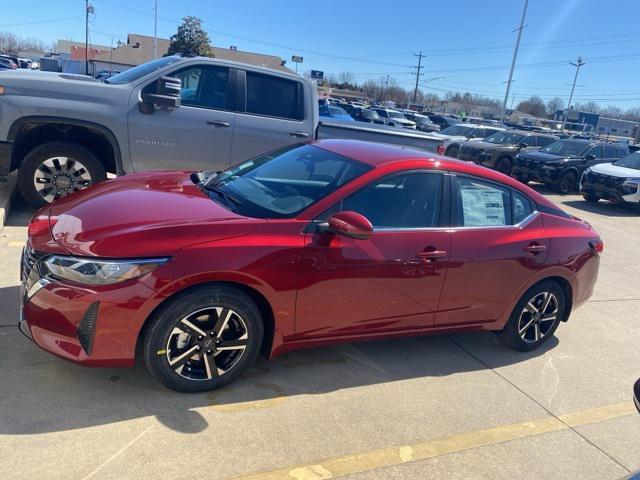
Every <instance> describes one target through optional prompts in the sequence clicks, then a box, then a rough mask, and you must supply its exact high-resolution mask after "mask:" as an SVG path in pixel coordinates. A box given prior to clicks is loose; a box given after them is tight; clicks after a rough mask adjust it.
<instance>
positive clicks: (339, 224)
mask: <svg viewBox="0 0 640 480" xmlns="http://www.w3.org/2000/svg"><path fill="white" fill-rule="evenodd" d="M327 228H328V230H329V231H330V232H332V233H335V234H337V235H343V236H345V237H349V238H356V239H358V240H364V239H366V238H369V236H370V235H371V234H372V233H373V225H371V222H370V221H369V220H368V219H367V218H366V217H365V216H364V215H360V214H359V213H357V212H351V211H347V212H339V213H336V214H334V215H332V216H331V217H329V222H328V227H327Z"/></svg>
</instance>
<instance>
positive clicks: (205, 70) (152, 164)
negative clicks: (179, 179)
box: [129, 64, 236, 171]
mask: <svg viewBox="0 0 640 480" xmlns="http://www.w3.org/2000/svg"><path fill="white" fill-rule="evenodd" d="M234 72H235V71H234V70H232V69H229V68H227V67H219V66H214V65H203V64H196V65H190V66H187V67H183V68H181V69H179V70H176V71H174V72H172V73H170V74H169V76H172V77H176V78H179V79H180V80H181V82H182V90H181V92H180V95H181V105H180V106H179V107H178V108H156V109H155V111H154V112H153V113H151V114H145V113H141V112H140V111H139V109H138V106H137V104H136V105H133V106H132V107H131V110H130V111H129V149H130V152H131V158H132V161H133V168H134V170H135V171H144V170H179V169H185V170H187V169H194V170H196V169H200V170H210V169H214V170H218V169H220V170H222V169H225V168H227V167H228V166H229V160H230V158H231V141H232V138H233V133H234V125H235V121H236V114H235V113H234V112H233V110H234V108H235V97H236V95H235V90H234V89H235V82H233V81H232V80H233V74H234ZM155 88H156V82H155V81H154V82H151V83H149V84H147V85H145V86H144V87H143V88H142V92H143V93H144V92H149V93H151V92H153V91H155Z"/></svg>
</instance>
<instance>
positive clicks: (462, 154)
mask: <svg viewBox="0 0 640 480" xmlns="http://www.w3.org/2000/svg"><path fill="white" fill-rule="evenodd" d="M458 158H459V159H460V160H466V161H468V162H473V163H477V164H479V165H484V166H486V167H493V166H494V164H495V159H494V158H493V155H492V154H491V153H487V152H484V151H482V150H480V149H479V148H474V147H462V148H460V151H459V152H458Z"/></svg>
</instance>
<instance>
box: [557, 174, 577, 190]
mask: <svg viewBox="0 0 640 480" xmlns="http://www.w3.org/2000/svg"><path fill="white" fill-rule="evenodd" d="M577 179H578V177H577V176H576V174H575V173H573V172H564V173H563V174H562V175H560V179H559V180H558V185H557V188H558V191H559V192H560V193H562V194H563V195H567V194H569V193H571V192H573V191H574V190H575V189H576V181H577Z"/></svg>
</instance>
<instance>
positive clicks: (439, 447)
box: [236, 402, 635, 480]
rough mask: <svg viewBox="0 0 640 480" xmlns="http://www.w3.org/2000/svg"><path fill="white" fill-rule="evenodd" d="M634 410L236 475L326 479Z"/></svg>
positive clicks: (247, 479)
mask: <svg viewBox="0 0 640 480" xmlns="http://www.w3.org/2000/svg"><path fill="white" fill-rule="evenodd" d="M633 413H635V406H634V404H633V402H623V403H619V404H615V405H607V406H604V407H599V408H592V409H589V410H582V411H579V412H574V413H568V414H564V415H559V416H558V417H548V418H542V419H538V420H533V421H530V422H522V423H515V424H511V425H500V426H498V427H494V428H488V429H485V430H475V431H472V432H466V433H462V434H459V435H452V436H450V437H445V438H440V439H436V440H430V441H427V442H422V443H416V444H413V445H401V446H395V447H388V448H382V449H379V450H371V451H368V452H362V453H358V454H355V455H347V456H344V457H334V458H328V459H325V460H322V461H320V462H315V463H309V464H306V465H296V466H291V467H287V468H282V469H279V470H272V471H269V472H259V473H254V474H252V475H248V476H244V477H237V479H236V480H292V479H294V480H325V479H329V478H337V477H341V476H344V475H350V474H354V473H360V472H366V471H370V470H375V469H376V468H381V467H391V466H394V465H400V464H402V463H407V462H416V461H419V460H426V459H429V458H434V457H438V456H440V455H446V454H449V453H456V452H462V451H464V450H469V449H472V448H478V447H483V446H487V445H494V444H497V443H503V442H508V441H510V440H517V439H520V438H526V437H531V436H534V435H540V434H543V433H549V432H556V431H559V430H566V429H568V428H569V427H578V426H582V425H589V424H592V423H598V422H603V421H605V420H612V419H615V418H619V417H623V416H626V415H631V414H633Z"/></svg>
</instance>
